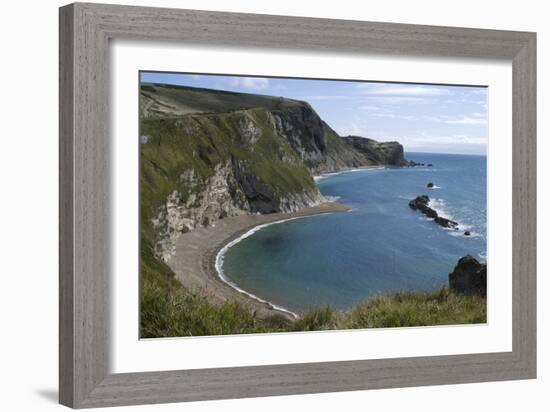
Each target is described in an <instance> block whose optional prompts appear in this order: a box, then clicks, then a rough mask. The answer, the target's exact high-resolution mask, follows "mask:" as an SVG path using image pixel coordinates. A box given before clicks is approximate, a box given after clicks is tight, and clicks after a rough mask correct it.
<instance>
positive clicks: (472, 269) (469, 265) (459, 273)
mask: <svg viewBox="0 0 550 412" xmlns="http://www.w3.org/2000/svg"><path fill="white" fill-rule="evenodd" d="M449 287H450V289H451V290H452V291H453V292H456V293H461V294H465V295H479V296H483V297H486V296H487V265H486V264H484V263H480V262H478V261H477V259H475V258H473V257H472V256H470V255H466V256H464V257H462V258H460V259H459V261H458V263H457V264H456V266H455V268H454V270H453V271H452V272H451V273H449Z"/></svg>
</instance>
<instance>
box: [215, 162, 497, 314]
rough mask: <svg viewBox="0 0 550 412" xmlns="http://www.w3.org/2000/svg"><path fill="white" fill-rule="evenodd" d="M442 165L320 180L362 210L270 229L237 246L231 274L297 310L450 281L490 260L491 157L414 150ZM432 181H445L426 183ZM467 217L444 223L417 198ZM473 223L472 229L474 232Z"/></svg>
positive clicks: (328, 191) (230, 255)
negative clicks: (471, 262) (462, 263)
mask: <svg viewBox="0 0 550 412" xmlns="http://www.w3.org/2000/svg"><path fill="white" fill-rule="evenodd" d="M406 157H407V158H408V159H412V160H415V161H417V162H424V163H426V164H427V163H432V164H433V166H432V167H415V168H385V169H370V170H360V171H350V172H345V173H341V174H336V175H330V176H323V177H321V178H319V179H318V180H317V184H318V186H319V189H320V190H321V192H322V193H323V194H324V195H328V196H337V197H339V202H341V203H344V204H346V205H348V206H351V207H352V211H350V212H347V213H346V212H345V213H333V214H327V215H320V216H313V217H308V218H305V219H296V220H291V221H288V222H283V223H279V224H275V225H271V226H268V227H265V228H263V229H261V230H258V231H257V232H256V233H254V234H252V235H251V236H249V237H246V238H244V239H243V240H242V241H241V242H239V243H237V244H235V245H234V246H232V247H231V248H229V249H228V250H227V251H226V253H225V255H224V260H223V271H224V274H225V276H226V277H228V278H229V279H230V280H231V281H232V282H234V283H236V284H237V285H238V286H239V287H240V288H242V289H244V290H246V291H247V292H249V293H251V294H253V295H256V296H258V297H261V298H262V299H265V300H268V301H270V302H272V303H274V304H276V305H279V306H282V307H284V308H287V309H289V310H291V311H295V312H300V311H303V310H306V309H309V308H312V307H319V306H324V305H327V304H328V305H331V306H333V307H337V308H340V309H347V308H350V307H351V306H353V305H354V304H356V303H358V302H360V301H363V300H365V299H366V298H368V297H369V296H372V295H376V294H380V293H387V292H394V291H400V290H431V289H434V288H438V287H441V286H444V285H447V283H448V274H449V272H451V271H452V269H453V267H454V265H455V264H456V262H457V260H458V259H459V258H460V257H462V256H464V255H466V254H471V255H472V256H474V257H476V258H478V259H480V260H485V259H486V250H487V246H486V221H487V208H486V204H487V200H486V181H487V178H486V175H487V172H486V157H484V156H466V155H449V154H427V153H407V154H406ZM428 182H433V183H434V184H435V185H436V188H434V189H428V188H427V187H426V185H427V183H428ZM421 194H426V195H428V196H429V197H430V199H432V202H431V204H430V206H431V207H432V208H434V209H436V210H437V211H438V213H439V214H440V215H442V216H445V217H448V218H451V219H453V220H455V221H457V222H458V223H459V224H460V231H458V232H454V231H451V230H448V229H444V228H442V227H440V226H439V225H437V224H436V223H435V222H433V221H432V220H429V219H427V218H425V217H424V215H422V214H421V213H420V212H419V211H413V210H411V209H410V208H409V206H408V202H409V200H411V199H413V198H415V197H416V196H418V195H421ZM464 230H469V231H470V232H471V233H472V235H471V236H465V235H464Z"/></svg>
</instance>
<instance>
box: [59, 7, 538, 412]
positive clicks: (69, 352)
mask: <svg viewBox="0 0 550 412" xmlns="http://www.w3.org/2000/svg"><path fill="white" fill-rule="evenodd" d="M59 29H60V36H59V38H60V44H59V51H60V53H59V58H60V91H59V96H60V111H59V113H60V118H59V125H60V148H59V150H60V152H59V155H60V181H59V183H60V199H59V203H60V211H59V213H60V215H59V216H60V245H59V246H60V254H59V264H60V271H59V280H60V289H59V400H60V403H62V404H64V405H66V406H69V407H72V408H91V407H104V406H117V405H136V404H146V403H165V402H182V401H198V400H213V399H225V398H245V397H259V396H276V395H292V394H305V393H319V392H336V391H350V390H365V389H379V388H397V387H408V386H422V385H440V384H456V383H468V382H486V381H502V380H513V379H532V378H535V377H536V34H535V33H529V32H512V31H499V30H482V29H471V28H454V27H434V26H419V25H408V24H393V23H378V22H376V23H374V22H359V21H343V20H330V19H315V18H302V17H287V16H272V15H255V14H240V13H222V12H210V11H194V10H179V9H162V8H148V7H134V6H118V5H104V4H87V3H75V4H71V5H67V6H64V7H62V8H60V15H59ZM119 38H120V39H137V40H154V41H166V42H185V43H186V44H193V45H199V46H200V45H220V46H240V47H250V48H265V49H273V50H277V49H292V50H295V51H297V52H300V51H305V50H314V51H330V52H336V53H344V52H345V53H365V52H369V53H382V54H391V55H399V54H407V55H416V56H427V57H453V58H492V59H501V60H505V61H508V62H511V64H512V73H513V79H512V90H513V118H512V123H513V125H512V128H513V144H514V151H513V164H512V167H513V182H512V186H513V222H512V227H513V256H512V262H513V264H512V277H513V284H512V288H513V290H512V293H513V302H512V306H513V307H512V312H513V313H512V317H513V337H512V351H510V352H499V353H478V354H465V355H445V356H427V357H411V358H395V359H366V360H358V361H337V362H319V363H305V364H304V363H301V364H287V365H269V366H246V367H229V368H210V369H194V370H181V371H162V372H142V373H119V374H111V373H110V372H109V367H108V366H109V361H110V353H109V352H110V351H109V344H108V330H107V328H108V313H107V306H108V299H109V282H108V263H109V262H108V256H109V254H108V250H109V249H108V247H109V242H108V233H107V229H106V228H107V227H108V225H109V224H110V221H109V219H110V217H109V214H108V209H107V204H108V190H109V186H108V185H109V182H108V171H109V144H108V142H109V129H108V124H109V58H110V56H109V42H110V41H111V40H112V39H119Z"/></svg>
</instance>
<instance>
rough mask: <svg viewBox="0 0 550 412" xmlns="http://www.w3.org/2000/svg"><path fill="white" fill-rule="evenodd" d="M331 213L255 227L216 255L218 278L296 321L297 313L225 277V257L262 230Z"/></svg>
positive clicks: (227, 244) (291, 218)
mask: <svg viewBox="0 0 550 412" xmlns="http://www.w3.org/2000/svg"><path fill="white" fill-rule="evenodd" d="M330 213H334V212H325V213H318V214H316V215H309V216H297V217H290V218H288V219H282V220H277V221H274V222H269V223H263V224H261V225H258V226H255V227H253V228H252V229H250V230H249V231H248V232H246V233H244V234H243V235H241V236H239V237H238V238H236V239H233V240H232V241H230V242H228V243H226V244H225V245H224V246H223V247H222V248H221V249H220V250H219V251H218V253H217V254H216V259H215V263H214V265H215V268H216V272H217V273H218V276H219V277H220V279H221V280H222V281H223V282H225V283H227V284H228V285H229V286H231V287H232V288H233V289H235V290H237V291H238V292H241V293H244V294H245V295H247V296H249V297H250V298H252V299H255V300H257V301H259V302H260V303H265V304H267V305H270V306H272V307H273V309H275V310H278V311H280V312H285V313H288V314H289V315H291V316H293V317H294V319H298V318H299V316H298V314H297V313H295V312H292V311H291V310H289V309H286V308H284V307H282V306H279V305H276V304H275V303H273V302H270V301H268V300H265V299H262V298H260V297H259V296H256V295H254V294H253V293H251V292H248V291H246V290H245V289H243V288H241V287H240V286H239V285H237V283H235V282H234V281H232V280H230V279H229V278H228V277H227V276H226V275H225V272H224V270H223V260H224V255H225V254H226V253H227V251H228V250H229V249H230V248H232V247H233V246H235V245H236V244H238V243H240V242H241V241H242V240H244V239H246V238H247V237H249V236H252V235H253V234H254V233H256V232H259V231H260V230H262V229H265V228H266V227H269V226H273V225H277V224H279V223H284V222H290V221H291V220H296V219H305V218H308V217H313V216H320V215H327V214H330Z"/></svg>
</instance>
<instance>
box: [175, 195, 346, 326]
mask: <svg viewBox="0 0 550 412" xmlns="http://www.w3.org/2000/svg"><path fill="white" fill-rule="evenodd" d="M349 210H350V208H349V207H348V206H345V205H342V204H340V203H336V202H325V203H322V204H320V205H318V206H313V207H309V208H304V209H302V210H299V211H297V212H293V213H272V214H267V215H242V216H234V217H228V218H225V219H221V220H219V221H217V222H216V223H215V224H214V225H212V226H209V227H206V228H197V229H196V230H194V231H192V232H188V233H184V234H182V235H181V236H180V238H179V239H178V241H177V243H176V253H175V255H174V256H172V258H170V259H169V261H168V262H167V263H168V265H169V266H170V267H171V268H172V270H173V271H174V273H175V274H176V278H177V279H178V280H179V281H180V282H181V283H182V284H183V285H184V286H185V287H187V288H188V289H190V290H191V291H194V292H196V293H201V294H204V295H205V296H206V297H207V298H208V299H209V300H211V301H213V302H218V303H223V302H228V301H235V300H236V301H239V302H242V303H246V304H248V305H250V306H251V307H253V309H254V310H255V311H256V313H257V314H258V315H259V316H262V317H265V316H269V315H273V314H275V313H278V314H283V315H284V316H287V317H289V318H293V319H294V318H295V317H296V316H297V314H296V313H294V312H292V311H290V310H288V309H285V308H283V307H279V306H277V305H275V304H273V303H271V302H268V301H267V300H264V299H262V298H260V297H258V296H255V295H254V294H252V293H250V292H247V291H246V290H244V289H242V288H240V287H239V286H238V285H237V284H236V283H234V282H232V281H231V280H229V279H227V278H226V277H225V276H224V275H220V272H219V271H218V270H217V269H218V268H217V263H218V259H219V258H218V256H219V255H220V253H221V252H222V251H224V252H222V255H223V253H225V251H227V249H229V248H230V247H231V246H233V245H235V244H236V243H238V242H239V241H240V239H244V238H245V237H248V236H250V235H251V234H252V233H254V232H256V231H258V230H261V229H262V228H264V227H266V226H269V225H271V224H276V223H282V222H285V221H288V220H294V219H299V218H305V217H310V216H316V215H321V214H328V213H335V212H344V211H349ZM243 236H244V237H243ZM222 273H223V270H222Z"/></svg>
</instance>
